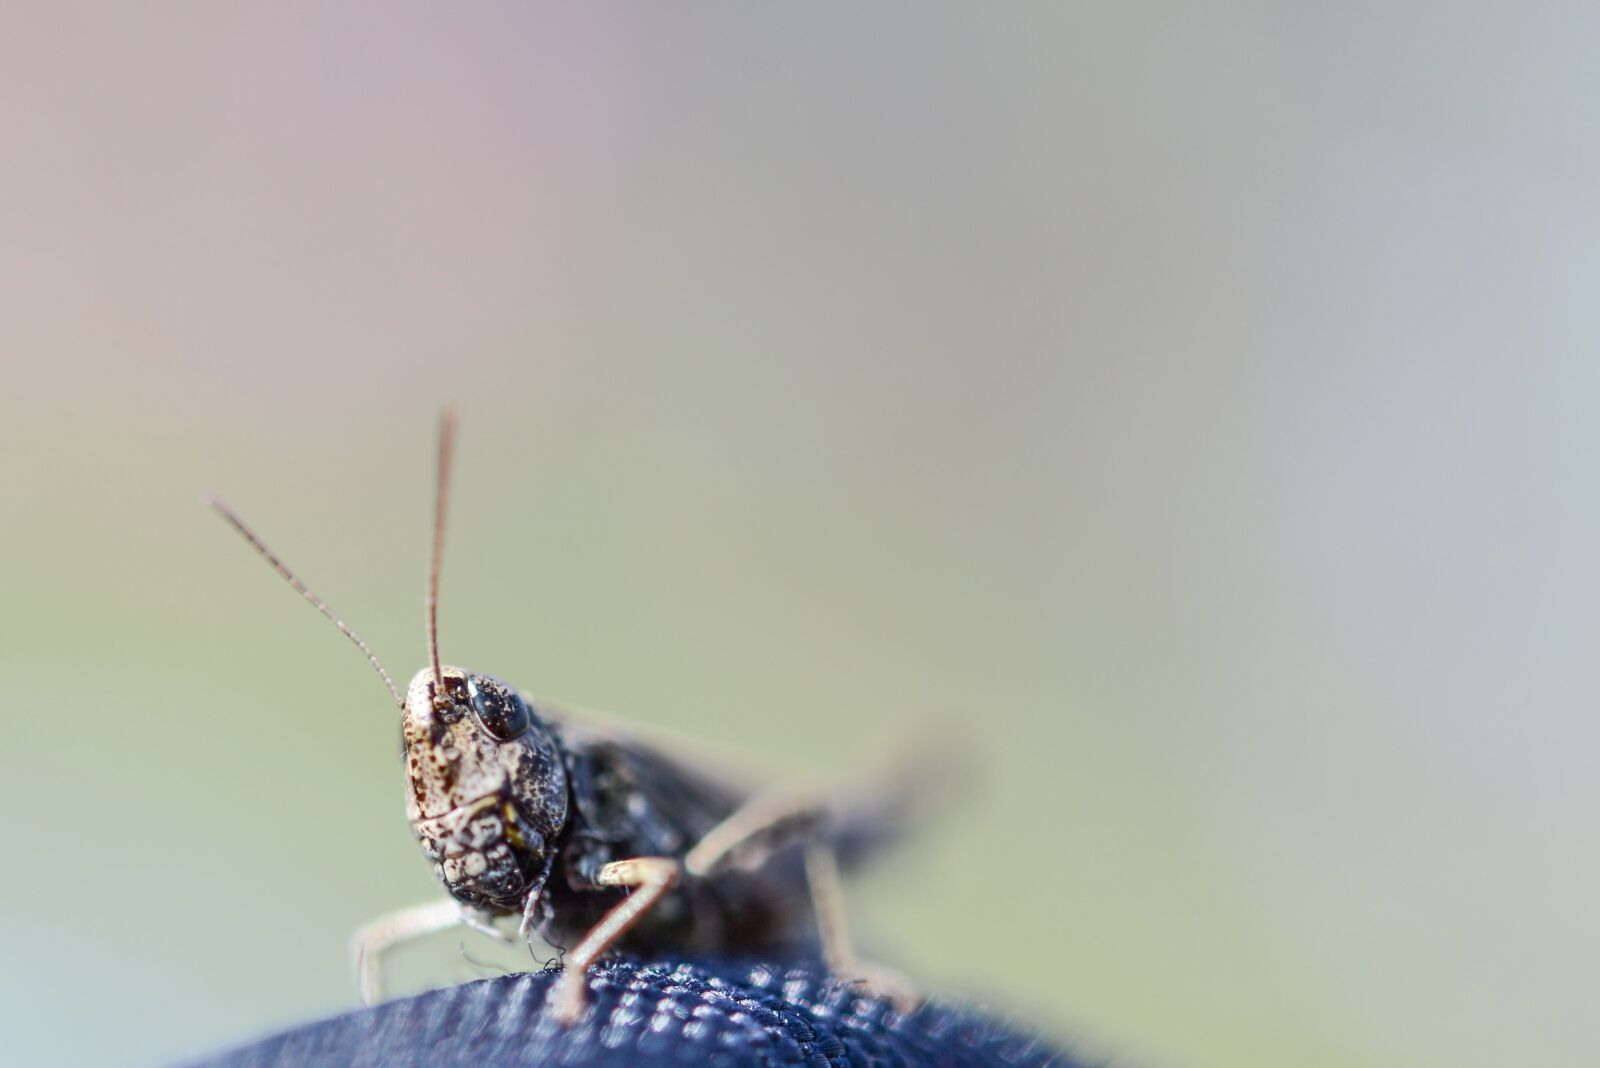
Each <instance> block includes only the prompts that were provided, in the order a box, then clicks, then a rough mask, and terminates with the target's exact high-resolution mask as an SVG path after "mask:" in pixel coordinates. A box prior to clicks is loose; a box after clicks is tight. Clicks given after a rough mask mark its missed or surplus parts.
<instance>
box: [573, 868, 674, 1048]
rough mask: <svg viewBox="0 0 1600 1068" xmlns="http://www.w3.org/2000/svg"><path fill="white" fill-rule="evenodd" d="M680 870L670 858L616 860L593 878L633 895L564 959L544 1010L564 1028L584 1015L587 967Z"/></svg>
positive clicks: (648, 909) (598, 882)
mask: <svg viewBox="0 0 1600 1068" xmlns="http://www.w3.org/2000/svg"><path fill="white" fill-rule="evenodd" d="M681 871H682V866H681V865H680V864H679V863H678V862H677V861H676V860H673V859H672V858H671V857H634V858H633V859H632V860H618V861H614V862H612V863H610V864H607V865H606V866H605V867H603V868H601V869H600V874H599V875H597V876H596V877H595V883H596V884H597V885H599V886H625V887H631V888H632V889H633V893H631V894H629V895H628V896H627V897H626V898H624V899H623V901H622V902H621V903H620V904H618V905H617V906H616V907H615V908H613V909H612V910H611V911H610V912H608V913H606V914H605V915H604V916H603V917H601V919H600V922H599V923H597V924H595V925H594V929H593V930H591V931H590V932H589V933H588V934H586V935H584V936H583V941H581V942H579V943H578V945H577V947H576V948H575V949H573V951H572V952H571V953H569V954H568V955H567V960H566V967H565V969H564V970H563V971H562V973H561V977H560V978H559V979H557V980H556V982H555V985H554V986H552V987H551V988H550V996H549V998H548V1000H546V1002H545V1006H546V1008H547V1009H549V1011H550V1012H551V1013H552V1014H554V1016H555V1018H556V1019H557V1020H558V1021H560V1022H561V1023H563V1024H572V1023H575V1022H576V1021H577V1019H578V1017H579V1016H580V1015H582V1014H583V998H584V992H585V991H586V990H587V989H588V986H587V982H588V975H589V965H591V964H593V963H594V962H595V961H597V960H599V959H600V957H601V956H603V955H604V954H605V951H606V950H608V949H610V948H611V945H612V943H614V942H616V940H617V939H619V938H621V937H622V936H623V935H624V934H626V933H627V932H628V928H630V927H632V926H633V925H634V924H635V923H637V922H639V917H641V916H643V915H644V914H645V913H646V912H649V911H650V908H651V906H652V905H654V904H655V903H656V902H657V901H660V900H661V898H662V895H664V894H665V893H666V892H667V891H668V890H670V889H672V884H673V883H675V882H677V881H678V875H679V874H680V873H681Z"/></svg>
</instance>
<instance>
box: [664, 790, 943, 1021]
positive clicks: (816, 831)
mask: <svg viewBox="0 0 1600 1068" xmlns="http://www.w3.org/2000/svg"><path fill="white" fill-rule="evenodd" d="M831 815H832V810H831V808H830V807H829V806H828V805H827V804H826V803H825V802H823V801H822V800H821V799H819V798H818V797H817V796H816V795H814V794H808V793H799V792H794V791H790V792H781V793H770V794H764V795H762V796H759V797H756V798H754V799H753V800H751V801H749V802H748V803H746V804H745V805H744V806H743V807H741V808H740V809H738V810H737V811H735V812H734V813H733V814H732V815H731V816H729V817H728V818H727V819H725V820H723V821H722V822H721V823H719V824H718V825H717V826H715V827H713V828H712V829H711V830H710V831H708V832H707V833H706V835H705V837H704V838H702V839H701V840H700V841H699V843H698V844H696V845H695V847H694V848H693V849H691V850H690V851H689V853H688V855H687V856H685V857H684V868H685V870H686V871H687V872H688V873H689V874H690V875H693V876H698V877H702V878H703V877H706V876H711V875H714V874H715V873H716V871H717V870H718V869H719V868H721V867H722V866H723V865H725V864H727V863H729V862H733V861H738V862H741V863H747V864H760V863H762V862H763V861H764V860H765V859H766V858H768V857H770V856H772V855H773V854H774V853H776V852H778V851H779V850H781V849H785V848H787V847H789V846H792V845H795V844H797V843H798V844H803V845H804V847H805V872H806V884H807V889H808V891H809V892H810V896H811V910H812V914H813V916H814V917H815V920H816V925H817V936H818V939H819V940H820V941H821V943H822V960H823V963H824V964H826V965H827V968H828V971H829V972H830V973H831V974H832V975H834V976H837V977H838V978H841V979H845V980H853V981H856V982H860V983H862V984H864V985H865V986H866V988H867V989H868V990H869V991H871V992H872V993H874V994H877V995H880V996H882V997H885V998H888V999H889V1000H890V1001H892V1002H893V1003H894V1004H895V1006H896V1007H897V1008H899V1009H900V1010H901V1011H903V1012H910V1011H912V1010H913V1009H915V1008H916V1007H917V1006H918V1005H920V1004H921V1003H922V997H921V995H919V994H918V993H917V991H916V988H915V987H914V986H913V984H912V983H911V981H910V980H909V979H907V978H906V977H905V976H904V975H901V974H900V973H899V972H896V971H894V970H893V969H891V968H886V967H884V966H882V965H880V964H875V963H873V962H871V961H868V960H864V959H862V958H861V957H858V956H857V955H856V952H855V944H854V942H853V941H852V940H851V938H850V925H849V922H848V920H847V918H846V915H845V905H844V884H843V881H842V880H841V879H840V877H839V864H838V860H837V858H836V856H835V852H836V848H835V845H834V843H833V842H832V841H831V840H830V839H831V837H832V834H831V830H830V828H829V818H830V816H831Z"/></svg>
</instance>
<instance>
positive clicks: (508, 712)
mask: <svg viewBox="0 0 1600 1068" xmlns="http://www.w3.org/2000/svg"><path fill="white" fill-rule="evenodd" d="M467 698H468V700H469V701H470V702H471V704H472V714H473V715H474V716H476V717H478V723H479V724H480V725H481V726H482V727H483V729H484V730H486V731H488V732H489V736H490V737H491V738H493V739H494V740H495V741H497V742H509V741H511V739H513V738H515V737H517V736H518V735H520V734H521V733H522V732H524V731H526V730H527V729H528V706H527V705H525V704H524V703H523V701H522V698H520V697H518V696H517V695H516V694H515V693H513V692H512V691H510V690H508V689H507V688H506V687H504V686H501V685H499V684H497V683H494V682H491V681H489V680H487V679H485V680H482V681H480V680H478V679H476V678H469V679H468V680H467Z"/></svg>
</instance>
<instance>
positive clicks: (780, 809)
mask: <svg viewBox="0 0 1600 1068" xmlns="http://www.w3.org/2000/svg"><path fill="white" fill-rule="evenodd" d="M825 811H826V809H825V807H824V806H823V803H822V802H821V801H820V800H819V799H818V798H817V796H816V795H815V794H811V793H801V792H798V791H794V790H787V791H774V792H772V793H767V794H762V795H761V796H759V797H756V798H754V799H752V800H750V801H748V802H746V803H745V804H744V805H742V806H740V807H739V808H738V809H736V810H735V811H734V813H733V814H732V815H731V816H729V817H728V818H727V819H725V820H723V821H722V822H721V823H719V824H717V825H716V826H715V827H713V828H711V830H709V831H707V832H706V834H705V837H704V838H702V839H700V841H698V842H696V843H695V845H694V848H693V849H690V850H689V852H688V853H686V854H684V858H683V870H684V871H686V872H688V873H689V874H690V875H693V876H695V877H697V878H705V877H706V876H708V875H710V874H712V873H713V872H714V871H716V869H717V868H718V867H719V866H721V865H722V864H723V863H725V862H726V861H728V860H730V859H732V858H733V856H734V855H735V854H736V853H739V852H741V851H743V850H745V849H746V848H747V847H749V846H750V845H751V844H752V843H754V842H756V841H757V840H759V839H762V838H765V839H767V840H768V841H767V842H766V843H764V844H765V845H766V846H767V849H768V851H771V850H774V849H777V848H779V847H781V846H783V845H786V844H790V843H793V842H796V841H800V840H801V839H804V838H808V837H812V836H813V834H814V831H815V827H816V824H817V823H818V822H819V821H820V820H821V818H822V816H823V813H824V812H825Z"/></svg>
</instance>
